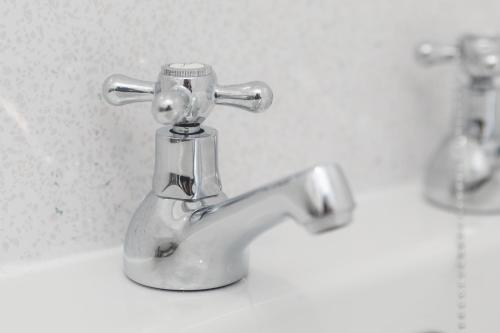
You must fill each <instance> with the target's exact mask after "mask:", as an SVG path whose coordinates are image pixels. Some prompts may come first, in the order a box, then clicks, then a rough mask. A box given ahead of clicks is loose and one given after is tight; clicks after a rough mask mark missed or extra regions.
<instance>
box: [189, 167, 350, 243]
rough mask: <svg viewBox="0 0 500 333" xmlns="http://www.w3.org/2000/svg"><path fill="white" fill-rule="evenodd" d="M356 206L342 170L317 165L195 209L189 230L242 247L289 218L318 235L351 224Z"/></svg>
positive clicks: (207, 237)
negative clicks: (191, 227)
mask: <svg viewBox="0 0 500 333" xmlns="http://www.w3.org/2000/svg"><path fill="white" fill-rule="evenodd" d="M353 209H354V201H353V199H352V195H351V193H350V190H349V186H348V184H347V182H346V179H345V177H344V175H343V173H342V171H341V169H340V168H338V167H337V166H316V167H313V168H311V169H308V170H305V171H302V172H300V173H297V174H295V175H292V176H289V177H286V178H283V179H282V180H279V181H277V182H274V183H271V184H269V185H266V186H263V187H261V188H258V189H256V190H253V191H250V192H248V193H245V194H242V195H240V196H237V197H235V198H232V199H228V200H226V201H223V202H221V203H218V204H215V205H212V206H208V207H204V208H201V209H199V210H197V211H195V212H194V213H193V215H192V217H191V222H192V223H193V230H192V231H191V232H193V233H197V234H199V235H200V236H201V237H203V238H204V239H213V240H217V242H220V243H222V244H231V246H232V248H233V249H234V248H235V247H237V248H240V249H243V248H245V247H246V246H247V245H248V244H249V243H250V242H251V241H252V240H253V239H254V238H255V237H256V236H258V235H259V234H261V233H262V232H264V231H266V230H267V229H269V228H271V227H273V226H275V225H276V224H278V223H281V222H282V221H284V220H285V219H286V218H291V219H292V220H294V221H295V222H296V223H298V224H299V225H302V226H303V227H305V228H306V230H307V231H309V232H311V233H320V232H324V231H328V230H332V229H336V228H339V227H342V226H344V225H346V224H348V223H349V222H350V221H351V218H352V211H353Z"/></svg>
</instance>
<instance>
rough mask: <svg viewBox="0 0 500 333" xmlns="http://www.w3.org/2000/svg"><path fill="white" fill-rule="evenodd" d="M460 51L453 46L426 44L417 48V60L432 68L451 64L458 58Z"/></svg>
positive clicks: (421, 44)
mask: <svg viewBox="0 0 500 333" xmlns="http://www.w3.org/2000/svg"><path fill="white" fill-rule="evenodd" d="M458 53H459V52H458V49H457V47H456V46H453V45H439V44H435V43H431V42H424V43H420V44H418V45H417V47H416V48H415V58H416V59H417V61H418V62H419V63H420V64H422V65H425V66H432V65H437V64H442V63H446V62H450V61H451V60H454V59H456V58H457V57H458Z"/></svg>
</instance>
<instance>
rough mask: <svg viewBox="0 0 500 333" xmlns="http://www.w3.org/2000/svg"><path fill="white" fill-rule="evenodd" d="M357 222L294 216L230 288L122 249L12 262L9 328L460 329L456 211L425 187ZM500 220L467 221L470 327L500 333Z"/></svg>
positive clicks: (376, 197) (411, 188) (2, 285)
mask: <svg viewBox="0 0 500 333" xmlns="http://www.w3.org/2000/svg"><path fill="white" fill-rule="evenodd" d="M357 203H358V206H357V211H356V216H355V221H354V223H352V224H351V225H350V226H349V227H347V228H345V229H343V230H339V231H336V232H333V233H326V234H322V235H320V236H310V235H307V234H306V233H304V232H303V231H302V230H300V228H299V227H298V226H296V225H295V224H293V223H283V224H281V225H280V226H278V227H277V228H275V229H273V230H271V231H269V232H268V233H267V234H265V235H264V236H263V237H261V238H259V239H258V240H257V241H255V242H254V243H253V245H252V248H251V265H250V274H249V276H248V278H247V279H245V280H242V281H240V282H238V283H236V284H233V285H231V286H229V287H226V288H222V289H217V290H212V291H204V292H171V291H161V290H155V289H150V288H145V287H142V286H139V285H137V284H135V283H133V282H132V281H130V280H128V279H127V278H126V277H125V276H124V275H123V274H122V272H121V269H122V266H121V265H122V264H121V260H122V259H121V249H118V248H117V249H109V250H105V251H100V252H95V253H91V254H85V255H78V256H73V257H67V258H64V259H59V260H56V261H52V262H48V263H43V264H37V265H31V266H26V265H25V266H22V267H21V266H18V267H16V266H6V265H3V266H1V267H0V295H1V298H0V314H1V317H0V319H1V321H0V327H1V329H0V331H2V332H9V333H11V332H51V333H56V332H86V333H88V332H121V333H124V332H135V333H137V332H141V333H146V332H147V333H150V332H151V333H152V332H205V333H206V332H218V333H221V332H239V333H246V332H329V333H331V332H341V333H349V332H356V333H361V332H384V333H396V332H397V333H402V332H411V333H414V332H430V331H436V332H455V331H456V328H455V327H456V278H455V274H456V272H455V257H456V254H455V237H456V221H457V218H456V216H455V215H454V214H452V213H448V212H446V211H442V210H439V209H437V208H434V207H433V206H430V205H428V204H427V203H426V202H424V201H423V199H421V195H420V189H419V188H418V186H415V185H414V184H407V185H399V186H395V187H393V188H390V189H384V190H381V191H374V192H371V193H365V194H364V195H361V196H358V198H357ZM499 222H500V218H499V217H496V216H490V217H487V216H481V217H467V218H466V223H467V246H468V256H467V262H468V264H467V283H468V288H467V290H468V292H467V314H468V320H467V321H468V331H470V332H481V333H488V332H499V331H500V321H498V320H496V318H497V317H498V313H499V312H498V308H499V304H500V286H499V285H498V284H497V281H500V268H499V265H497V263H498V262H499V261H500V223H499Z"/></svg>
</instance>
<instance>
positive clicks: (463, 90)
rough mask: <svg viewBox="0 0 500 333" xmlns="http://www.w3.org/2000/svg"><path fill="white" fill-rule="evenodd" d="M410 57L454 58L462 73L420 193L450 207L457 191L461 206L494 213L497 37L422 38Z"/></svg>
mask: <svg viewBox="0 0 500 333" xmlns="http://www.w3.org/2000/svg"><path fill="white" fill-rule="evenodd" d="M416 57H417V60H419V62H420V63H422V64H424V65H434V64H440V63H444V62H448V61H451V60H455V61H456V62H457V63H459V64H460V67H461V69H462V73H463V75H462V77H461V82H460V85H459V86H460V87H459V89H458V92H457V93H458V96H457V99H458V104H459V105H458V106H457V112H456V121H455V126H454V128H453V130H452V131H450V133H449V134H448V135H447V137H446V138H445V140H444V142H443V143H442V144H441V145H440V147H439V148H438V149H437V151H436V152H435V154H434V156H433V158H432V160H431V162H430V163H429V168H428V170H427V174H426V177H425V195H426V197H427V198H428V199H429V200H430V201H431V202H433V203H436V204H438V205H440V206H443V207H446V208H449V209H456V201H457V195H463V196H464V198H463V206H464V207H463V209H464V211H465V212H468V213H500V137H499V133H498V130H499V128H500V116H499V111H498V103H497V99H498V92H497V90H498V77H499V75H500V37H499V36H476V35H466V36H463V37H462V38H460V39H459V41H458V43H457V44H456V45H452V46H442V45H441V46H439V45H436V44H432V43H422V44H420V45H419V46H418V47H417V52H416ZM457 177H460V179H459V181H458V179H457ZM462 190H463V191H462ZM462 192H463V194H462Z"/></svg>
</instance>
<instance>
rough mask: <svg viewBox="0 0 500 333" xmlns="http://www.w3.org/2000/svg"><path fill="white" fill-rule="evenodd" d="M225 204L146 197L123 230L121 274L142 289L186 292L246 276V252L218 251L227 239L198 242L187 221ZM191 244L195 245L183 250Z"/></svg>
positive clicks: (213, 199)
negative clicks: (211, 208)
mask: <svg viewBox="0 0 500 333" xmlns="http://www.w3.org/2000/svg"><path fill="white" fill-rule="evenodd" d="M223 200H226V196H225V195H224V194H221V195H219V196H216V197H211V198H206V199H203V200H200V201H193V202H190V201H182V200H173V199H168V198H160V197H158V196H156V195H155V194H154V193H152V192H151V193H149V194H148V195H147V196H146V198H145V199H144V200H143V202H142V203H141V205H140V206H139V208H138V209H137V211H136V212H135V214H134V217H133V218H132V221H131V222H130V226H129V228H128V231H127V235H126V238H125V245H124V260H123V263H124V273H125V275H126V276H127V277H128V278H130V279H131V280H133V281H135V282H137V283H139V284H141V285H144V286H148V287H153V288H158V289H168V290H185V291H188V290H206V289H214V288H219V287H223V286H227V285H230V284H233V283H235V282H237V281H239V280H241V279H242V278H244V277H245V276H246V275H247V273H248V255H247V252H246V250H245V249H238V250H236V249H235V250H234V251H226V249H225V248H224V249H223V248H222V247H220V244H222V243H223V242H224V240H223V238H225V237H227V236H228V235H221V239H218V240H217V239H211V240H207V239H202V238H203V237H199V236H198V233H197V232H196V231H197V230H198V227H200V226H197V225H196V223H193V220H192V219H191V216H192V214H193V212H195V211H197V210H198V209H199V208H200V207H205V206H207V205H213V204H215V203H217V202H220V201H223ZM236 222H237V221H236ZM201 227H203V226H201ZM188 239H189V240H188ZM191 241H193V242H195V243H196V244H197V246H195V247H194V246H185V244H186V243H187V242H191ZM181 244H184V246H181ZM218 249H219V251H218Z"/></svg>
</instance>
